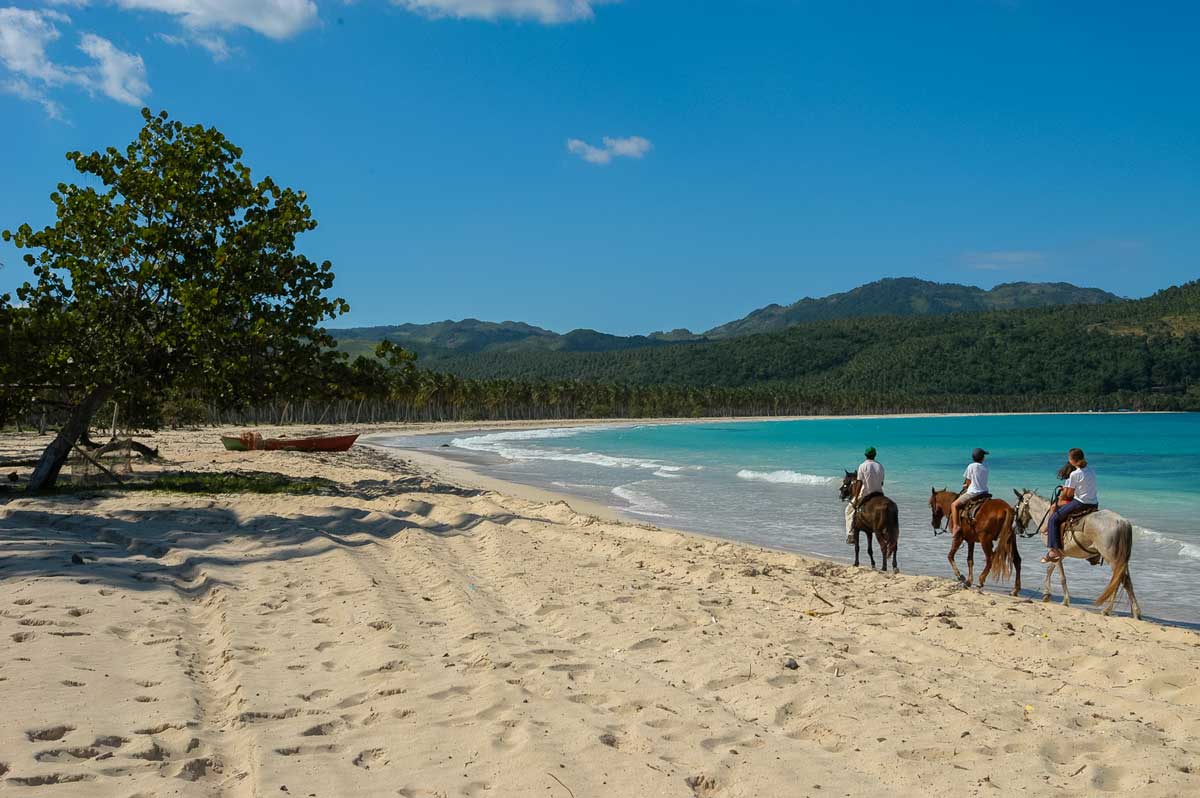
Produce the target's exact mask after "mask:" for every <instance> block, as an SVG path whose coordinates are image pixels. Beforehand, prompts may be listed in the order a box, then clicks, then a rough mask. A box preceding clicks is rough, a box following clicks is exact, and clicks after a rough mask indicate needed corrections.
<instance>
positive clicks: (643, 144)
mask: <svg viewBox="0 0 1200 798" xmlns="http://www.w3.org/2000/svg"><path fill="white" fill-rule="evenodd" d="M601 142H602V144H603V146H601V147H594V146H592V145H591V144H588V143H587V142H586V141H583V140H582V139H567V152H570V153H571V154H573V155H578V156H579V157H580V158H582V159H583V160H585V161H587V162H588V163H594V164H608V163H612V159H613V158H642V157H644V156H645V155H646V153H648V152H650V150H652V149H654V145H653V144H651V143H650V140H649V139H645V138H642V137H641V136H629V137H628V138H612V137H610V136H605V137H604V138H603V139H601Z"/></svg>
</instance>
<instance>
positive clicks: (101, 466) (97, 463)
mask: <svg viewBox="0 0 1200 798" xmlns="http://www.w3.org/2000/svg"><path fill="white" fill-rule="evenodd" d="M72 448H73V449H75V451H77V452H79V454H80V455H81V456H82V457H83V458H84V459H85V460H87V461H88V462H89V463H91V464H92V465H94V466H95V467H96V468H99V469H100V470H101V471H103V472H104V473H105V474H108V475H109V476H110V477H112V479H113V481H114V482H116V483H117V484H118V485H122V484H124V480H122V479H121V478H120V477H119V476H117V475H116V474H115V473H113V472H112V471H110V470H109V469H108V467H106V466H105V465H104V464H103V463H101V462H100V461H99V460H97V459H96V458H94V457H92V456H91V455H90V454H88V453H87V452H85V451H84V450H83V449H80V448H79V447H78V446H74V447H72Z"/></svg>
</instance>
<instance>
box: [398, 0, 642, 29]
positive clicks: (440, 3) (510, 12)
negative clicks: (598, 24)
mask: <svg viewBox="0 0 1200 798" xmlns="http://www.w3.org/2000/svg"><path fill="white" fill-rule="evenodd" d="M392 2H393V3H395V4H396V5H398V6H400V7H402V8H405V9H408V10H409V11H414V12H416V13H418V14H425V15H426V16H430V17H454V18H456V19H488V20H496V19H503V18H510V19H532V20H536V21H538V22H541V23H544V24H546V25H558V24H561V23H564V22H579V21H581V20H587V19H591V18H592V17H594V16H595V15H596V12H595V8H596V6H600V5H605V4H607V3H615V2H620V0H392Z"/></svg>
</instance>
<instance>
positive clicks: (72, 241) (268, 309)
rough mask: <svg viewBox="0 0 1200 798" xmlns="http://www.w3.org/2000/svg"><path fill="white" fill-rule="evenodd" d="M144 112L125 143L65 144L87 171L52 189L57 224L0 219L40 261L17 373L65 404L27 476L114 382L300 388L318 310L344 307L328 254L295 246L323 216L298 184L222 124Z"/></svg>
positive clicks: (222, 400) (314, 353)
mask: <svg viewBox="0 0 1200 798" xmlns="http://www.w3.org/2000/svg"><path fill="white" fill-rule="evenodd" d="M142 116H143V119H144V121H145V124H144V126H143V127H142V129H141V131H140V133H139V134H138V136H137V138H136V139H135V140H134V141H133V142H132V143H130V144H129V145H128V147H126V148H125V149H124V150H123V151H122V150H118V149H117V148H115V147H109V148H107V149H106V150H105V151H103V152H92V153H90V154H85V153H81V152H70V153H68V154H67V159H68V160H70V161H71V163H72V164H73V165H74V166H75V168H76V169H77V170H78V171H79V172H80V173H81V174H82V175H84V176H87V177H88V178H89V179H88V180H86V181H85V183H84V185H75V184H67V183H62V184H59V186H58V188H57V190H56V191H55V192H54V193H53V194H51V195H50V199H51V201H52V202H53V203H54V207H55V216H56V221H55V222H54V223H53V224H51V225H48V226H46V227H44V228H43V229H41V230H34V229H32V228H31V227H30V226H29V225H28V224H24V225H21V226H20V227H18V228H17V229H16V230H5V231H3V237H4V239H5V240H6V241H8V240H11V241H13V242H14V243H15V244H16V246H18V247H20V248H23V249H27V250H30V251H29V252H27V253H26V254H25V255H24V261H25V263H26V264H27V265H28V266H29V267H30V268H31V269H32V270H33V275H34V279H33V280H32V281H30V282H27V283H25V284H24V285H22V286H21V287H20V288H19V289H18V290H17V297H18V299H19V300H20V301H21V303H23V305H24V306H25V308H26V309H27V311H28V313H29V314H30V315H31V317H32V318H34V319H36V320H37V326H38V330H39V335H40V341H39V347H38V351H37V356H36V358H35V359H34V362H31V363H29V364H27V373H26V375H25V377H24V380H25V381H26V382H30V381H35V382H36V383H38V384H39V385H40V386H42V389H43V390H50V391H52V392H53V393H55V394H56V395H58V396H59V397H61V400H62V401H63V402H65V403H66V405H67V406H68V407H69V408H70V418H69V419H68V421H67V423H66V424H64V426H63V429H62V431H61V433H60V435H59V437H58V438H57V439H56V441H55V442H54V443H53V444H51V446H50V447H49V448H48V449H47V451H46V454H45V455H44V456H43V458H42V464H41V465H39V467H38V468H37V469H36V470H35V473H34V478H33V480H32V482H31V487H32V488H34V489H37V488H41V487H46V486H48V485H51V484H53V482H54V479H55V477H56V476H57V473H58V470H59V468H60V467H61V465H62V462H63V460H64V459H65V457H66V455H67V453H68V452H69V451H70V448H71V446H72V445H74V443H75V442H76V440H77V439H78V437H79V435H80V434H81V432H83V431H85V430H86V426H87V423H88V421H89V420H90V418H91V416H92V415H93V414H94V413H95V411H96V409H97V408H99V406H100V405H101V404H103V403H104V402H105V401H106V400H108V399H109V398H119V397H127V398H133V397H144V396H145V395H146V394H148V393H162V392H165V391H168V390H170V389H172V388H173V387H177V386H186V387H187V388H188V389H190V390H193V391H199V392H201V393H203V395H204V396H206V397H208V398H210V399H211V400H213V401H215V402H216V403H218V404H220V405H235V404H238V403H245V402H250V401H255V400H260V399H263V398H265V397H269V396H273V395H275V394H277V393H279V392H281V391H287V390H297V389H299V387H300V386H301V385H302V384H304V383H305V381H306V380H308V379H313V378H315V377H316V375H317V372H318V368H317V367H318V365H319V364H320V363H321V361H322V360H323V359H326V358H328V354H327V350H328V349H329V347H331V346H332V344H333V342H332V339H330V338H329V336H328V335H327V333H326V332H325V331H324V330H323V329H322V328H321V327H320V326H319V325H320V324H321V322H322V321H323V320H325V319H328V318H332V317H334V316H336V315H337V314H339V313H342V312H345V311H346V310H347V309H348V307H347V305H346V303H345V301H343V300H342V299H335V298H330V297H329V296H328V295H327V292H328V291H329V289H330V288H331V287H332V285H333V278H334V275H333V269H332V266H331V264H330V263H329V262H328V261H326V262H323V263H316V262H314V261H312V260H309V258H307V257H306V256H305V255H303V254H301V253H299V252H297V251H296V237H297V236H298V235H300V234H301V233H304V232H307V231H309V230H312V229H314V228H315V227H316V224H317V223H316V221H315V220H314V219H313V218H312V213H311V210H310V208H309V206H308V204H307V199H306V197H305V194H304V192H302V191H296V190H294V189H291V188H285V187H282V186H280V185H278V184H277V183H276V182H275V181H274V180H272V179H271V178H269V177H267V178H264V179H261V180H258V181H256V180H254V179H253V178H252V177H251V172H250V168H249V167H248V166H246V165H245V164H244V163H243V162H242V161H241V158H242V150H241V149H240V148H238V147H237V146H235V145H234V144H233V143H231V142H230V141H229V140H228V139H227V138H226V137H225V136H224V135H223V134H222V133H221V132H220V131H218V130H216V129H215V128H211V127H203V126H201V125H184V124H182V123H180V122H178V121H174V120H171V119H170V118H169V117H168V115H167V114H166V112H162V113H159V114H152V113H151V112H150V111H149V110H147V109H143V111H142ZM97 183H98V184H99V185H98V186H97V185H96V184H97ZM9 315H10V316H11V315H12V314H11V312H10V313H9Z"/></svg>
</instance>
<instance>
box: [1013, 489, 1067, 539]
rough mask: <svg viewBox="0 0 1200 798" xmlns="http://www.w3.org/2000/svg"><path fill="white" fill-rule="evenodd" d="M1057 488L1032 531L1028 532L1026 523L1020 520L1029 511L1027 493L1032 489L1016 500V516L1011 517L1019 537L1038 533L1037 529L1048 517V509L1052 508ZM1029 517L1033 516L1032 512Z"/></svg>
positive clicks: (1027, 536)
mask: <svg viewBox="0 0 1200 798" xmlns="http://www.w3.org/2000/svg"><path fill="white" fill-rule="evenodd" d="M1058 490H1059V489H1058V488H1055V490H1054V492H1055V496H1054V498H1053V499H1051V500H1050V503H1049V504H1047V505H1046V514H1045V515H1043V516H1042V520H1041V521H1038V523H1037V525H1036V526H1035V527H1034V528H1033V531H1032V532H1030V531H1029V530H1028V528H1027V527H1026V523H1025V522H1024V521H1022V520H1021V518H1022V517H1023V516H1024V514H1025V513H1026V512H1029V493H1031V492H1032V491H1030V492H1026V493H1022V494H1021V500H1020V501H1018V502H1017V512H1016V517H1015V518H1014V519H1013V523H1014V524H1016V526H1017V528H1018V529H1019V530H1020V535H1021V537H1023V538H1031V537H1033V536H1034V535H1037V534H1040V533H1039V532H1038V530H1040V529H1041V528H1042V524H1044V523H1046V519H1047V518H1049V517H1050V510H1051V509H1053V507H1054V501H1055V499H1057V498H1058V495H1057V494H1058ZM1030 518H1031V519H1032V518H1033V515H1032V514H1030Z"/></svg>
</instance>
